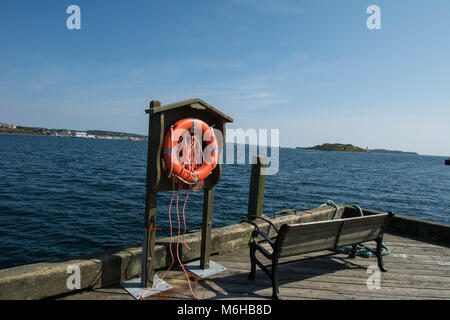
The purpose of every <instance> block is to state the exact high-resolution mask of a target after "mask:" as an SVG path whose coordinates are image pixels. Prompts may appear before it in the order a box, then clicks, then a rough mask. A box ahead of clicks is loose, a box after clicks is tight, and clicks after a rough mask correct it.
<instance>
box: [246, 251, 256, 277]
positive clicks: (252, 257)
mask: <svg viewBox="0 0 450 320" xmlns="http://www.w3.org/2000/svg"><path fill="white" fill-rule="evenodd" d="M250 263H251V267H250V274H249V275H248V278H249V280H255V275H256V246H255V245H253V244H250Z"/></svg>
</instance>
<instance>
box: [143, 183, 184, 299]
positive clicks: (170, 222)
mask: <svg viewBox="0 0 450 320" xmlns="http://www.w3.org/2000/svg"><path fill="white" fill-rule="evenodd" d="M174 195H175V180H172V198H171V199H170V205H169V225H170V243H169V250H170V255H171V257H172V262H171V263H170V266H169V268H168V269H167V271H166V272H165V273H164V275H163V276H162V277H161V278H160V279H159V280H158V282H157V283H156V284H155V285H153V286H152V287H151V288H150V289H148V290H147V291H145V292H144V293H143V294H142V295H141V297H140V300H144V296H145V295H146V294H147V293H149V292H150V291H152V290H153V288H155V287H156V286H157V285H158V284H159V283H160V282H161V281H162V280H163V279H164V277H165V276H166V275H167V273H168V272H169V270H170V269H171V268H172V266H173V264H174V262H175V258H174V256H173V251H172V217H171V215H170V210H171V209H172V203H173V197H174ZM142 254H144V253H142ZM146 271H147V270H145V271H142V272H146Z"/></svg>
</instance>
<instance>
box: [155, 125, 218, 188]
mask: <svg viewBox="0 0 450 320" xmlns="http://www.w3.org/2000/svg"><path fill="white" fill-rule="evenodd" d="M191 132H192V133H193V134H194V136H196V135H197V136H200V132H201V138H200V141H199V143H200V144H201V143H202V142H203V141H204V142H206V147H205V150H202V153H201V158H199V157H198V154H194V157H195V156H197V157H196V159H192V155H191V154H190V149H189V152H187V154H188V155H189V159H188V161H187V162H188V163H189V162H192V160H195V162H197V163H196V164H197V165H199V164H200V163H202V165H201V166H200V167H199V168H197V169H192V170H189V168H186V155H187V154H186V147H189V148H191V143H190V141H189V145H187V144H186V140H185V138H186V137H187V135H189V138H191ZM181 137H183V139H182V141H184V145H179V141H180V138H181ZM200 148H201V145H200ZM183 149H184V150H183ZM218 151H219V148H218V144H217V138H216V135H215V134H214V130H213V129H212V128H211V127H210V126H209V125H208V124H206V123H205V122H204V121H202V120H200V119H195V118H185V119H181V120H178V121H177V122H175V123H174V124H173V125H172V126H171V128H170V130H168V131H167V132H166V135H165V136H164V143H163V157H164V162H165V163H166V166H167V168H168V170H169V171H170V172H171V173H172V174H173V175H174V176H176V177H177V178H179V179H180V180H181V181H183V182H185V183H188V184H193V183H196V182H198V181H201V180H203V179H205V178H207V177H208V176H209V175H210V174H211V172H212V171H213V170H214V168H215V167H216V165H217V160H218V158H219V152H218ZM180 152H183V153H184V154H183V155H182V157H183V158H184V161H183V158H182V159H180V157H179V156H180ZM194 153H195V152H194Z"/></svg>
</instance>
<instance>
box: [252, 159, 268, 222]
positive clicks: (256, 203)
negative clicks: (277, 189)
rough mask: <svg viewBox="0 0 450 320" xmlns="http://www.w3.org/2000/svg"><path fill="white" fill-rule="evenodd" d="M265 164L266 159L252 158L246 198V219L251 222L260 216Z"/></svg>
mask: <svg viewBox="0 0 450 320" xmlns="http://www.w3.org/2000/svg"><path fill="white" fill-rule="evenodd" d="M267 163H268V161H267V157H263V156H254V157H253V161H252V174H251V177H250V190H249V196H248V216H247V218H248V219H249V220H253V219H255V218H256V217H261V216H262V212H263V202H264V188H265V184H266V170H267Z"/></svg>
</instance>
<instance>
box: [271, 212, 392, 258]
mask: <svg viewBox="0 0 450 320" xmlns="http://www.w3.org/2000/svg"><path fill="white" fill-rule="evenodd" d="M387 216H388V215H387V214H380V215H376V216H364V217H355V218H347V219H337V220H332V221H329V220H328V221H320V222H310V223H301V224H291V225H288V226H286V227H285V228H283V230H280V232H282V233H283V232H284V235H279V238H280V239H283V240H282V243H280V245H281V251H280V256H282V257H286V256H289V255H294V254H302V253H309V252H314V251H321V250H332V249H334V248H335V245H336V238H337V236H338V233H339V230H340V233H339V241H338V242H337V246H338V247H340V246H345V245H353V244H357V243H362V242H366V241H371V240H375V239H376V238H377V237H378V236H379V234H380V231H381V228H382V226H383V224H384V222H385V220H386V218H387Z"/></svg>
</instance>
